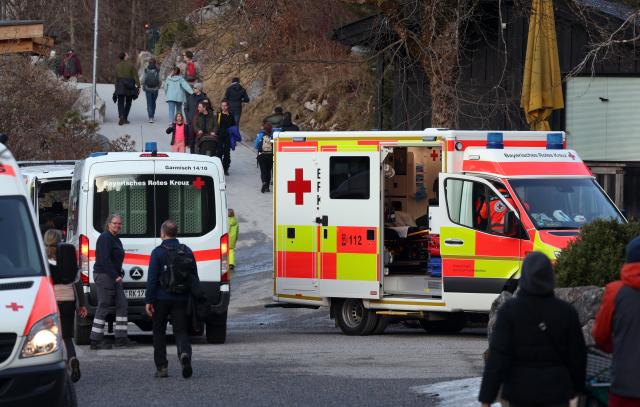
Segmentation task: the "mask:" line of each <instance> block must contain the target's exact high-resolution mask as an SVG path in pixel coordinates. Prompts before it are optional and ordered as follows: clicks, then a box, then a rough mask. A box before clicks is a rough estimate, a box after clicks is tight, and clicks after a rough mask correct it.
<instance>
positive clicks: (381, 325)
mask: <svg viewBox="0 0 640 407" xmlns="http://www.w3.org/2000/svg"><path fill="white" fill-rule="evenodd" d="M387 325H389V318H388V317H381V316H378V323H377V324H376V327H375V328H374V329H373V332H372V334H373V335H382V334H383V333H384V330H385V329H387Z"/></svg>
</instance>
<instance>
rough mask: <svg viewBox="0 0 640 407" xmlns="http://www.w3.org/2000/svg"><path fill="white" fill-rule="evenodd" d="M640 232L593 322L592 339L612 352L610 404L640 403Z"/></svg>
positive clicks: (620, 406) (613, 406) (631, 405)
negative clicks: (639, 371) (639, 368)
mask: <svg viewBox="0 0 640 407" xmlns="http://www.w3.org/2000/svg"><path fill="white" fill-rule="evenodd" d="M638 310H640V236H638V237H636V238H634V239H633V240H632V241H631V242H630V243H629V244H628V245H627V248H626V260H625V264H624V265H623V266H622V270H620V280H619V281H614V282H613V283H610V284H608V285H607V287H606V288H605V290H604V295H603V297H602V303H601V304H600V309H599V310H598V314H597V315H596V322H595V324H594V326H593V339H594V340H595V342H596V345H597V346H598V347H599V348H600V349H602V350H604V351H605V352H609V353H612V352H613V363H612V366H611V369H612V373H611V387H610V389H609V406H611V407H625V406H629V407H639V406H640V375H638V367H640V353H639V352H638V344H640V312H638Z"/></svg>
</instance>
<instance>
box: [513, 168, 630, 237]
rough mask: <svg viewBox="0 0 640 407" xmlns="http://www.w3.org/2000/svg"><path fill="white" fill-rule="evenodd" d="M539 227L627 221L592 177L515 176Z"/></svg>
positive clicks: (515, 186) (522, 198)
mask: <svg viewBox="0 0 640 407" xmlns="http://www.w3.org/2000/svg"><path fill="white" fill-rule="evenodd" d="M509 183H510V184H511V186H512V187H513V189H514V190H515V191H516V194H517V195H518V198H519V199H520V202H521V203H522V205H523V206H524V207H525V208H526V210H527V213H528V214H529V217H530V218H531V220H532V221H533V223H534V224H535V226H536V229H538V230H542V229H578V228H580V227H581V226H582V225H584V224H586V223H589V222H592V221H594V220H596V219H615V220H617V221H618V222H623V219H622V217H621V216H620V213H619V212H618V211H617V209H616V208H615V206H613V204H612V203H611V201H610V200H609V199H608V198H607V196H606V195H605V194H604V192H602V190H601V189H600V188H599V187H598V185H597V184H596V181H595V180H594V179H592V178H547V179H511V180H509Z"/></svg>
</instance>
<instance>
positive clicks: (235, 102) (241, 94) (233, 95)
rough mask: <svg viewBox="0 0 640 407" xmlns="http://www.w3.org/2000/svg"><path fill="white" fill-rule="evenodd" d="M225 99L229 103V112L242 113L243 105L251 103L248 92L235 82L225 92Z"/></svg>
mask: <svg viewBox="0 0 640 407" xmlns="http://www.w3.org/2000/svg"><path fill="white" fill-rule="evenodd" d="M224 98H225V99H227V102H229V110H230V111H232V112H237V113H242V104H243V103H249V95H247V90H246V89H245V88H243V87H242V85H240V84H239V83H238V82H233V83H232V84H231V85H230V86H229V87H228V88H227V90H226V91H225V92H224Z"/></svg>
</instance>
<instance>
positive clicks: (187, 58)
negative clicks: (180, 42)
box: [183, 51, 202, 87]
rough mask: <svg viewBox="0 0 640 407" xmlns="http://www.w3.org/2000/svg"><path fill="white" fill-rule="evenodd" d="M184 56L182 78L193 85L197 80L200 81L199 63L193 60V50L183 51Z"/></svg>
mask: <svg viewBox="0 0 640 407" xmlns="http://www.w3.org/2000/svg"><path fill="white" fill-rule="evenodd" d="M183 57H184V72H183V74H184V79H185V80H186V81H187V82H188V83H189V85H191V87H193V85H195V84H196V83H197V82H202V75H201V72H202V71H201V69H200V64H199V63H197V62H195V61H194V60H193V52H191V51H185V52H184V54H183Z"/></svg>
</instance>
